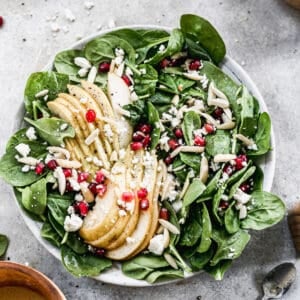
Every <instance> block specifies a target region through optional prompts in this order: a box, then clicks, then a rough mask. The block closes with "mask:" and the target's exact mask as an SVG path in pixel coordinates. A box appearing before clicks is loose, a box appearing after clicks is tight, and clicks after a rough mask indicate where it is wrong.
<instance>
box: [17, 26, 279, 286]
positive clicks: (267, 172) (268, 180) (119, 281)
mask: <svg viewBox="0 0 300 300" xmlns="http://www.w3.org/2000/svg"><path fill="white" fill-rule="evenodd" d="M125 28H129V29H160V30H165V31H167V32H170V31H171V29H172V28H170V27H165V26H157V25H128V26H121V27H115V28H113V29H107V30H102V31H99V32H96V33H94V34H91V35H89V36H88V37H86V38H84V39H82V40H80V41H78V42H76V43H74V44H73V45H71V46H70V47H69V48H67V49H80V48H82V47H83V45H85V44H86V43H87V42H89V41H90V40H92V39H94V38H96V37H98V36H101V35H104V34H106V33H109V32H111V31H114V30H119V29H125ZM54 57H55V56H53V57H52V58H51V59H50V61H49V63H48V64H47V65H46V66H45V67H44V68H43V69H42V71H47V70H50V69H51V68H52V66H53V61H54ZM220 67H221V68H222V70H223V71H224V72H225V73H226V74H228V75H229V76H230V77H231V78H232V79H233V80H235V81H236V82H237V83H243V84H244V85H245V86H246V87H247V88H248V90H249V91H250V93H251V94H252V95H253V96H254V97H256V98H257V100H258V102H259V104H260V110H261V111H262V112H268V109H267V106H266V104H265V102H264V99H263V97H262V95H261V93H260V92H259V90H258V88H257V87H256V85H255V83H254V82H253V81H252V79H251V78H250V77H249V75H248V74H247V73H246V72H245V71H244V69H243V68H242V67H241V66H240V65H239V64H238V63H237V62H235V61H234V60H233V59H232V58H230V57H229V56H227V55H226V56H225V58H224V60H223V62H222V64H221V66H220ZM23 116H24V105H23V104H22V105H21V107H20V109H19V111H18V113H17V116H16V118H15V120H17V121H16V124H15V126H14V129H15V130H18V129H19V128H20V126H21V124H22V123H23ZM271 149H272V151H270V152H269V153H268V154H267V155H266V156H265V157H263V159H262V160H261V161H260V162H259V164H260V166H261V167H262V169H263V171H264V184H263V187H264V190H266V191H270V190H271V188H272V183H273V178H274V173H275V159H276V153H275V135H274V131H273V127H272V128H271ZM14 197H15V196H14ZM16 202H17V203H18V201H16ZM18 206H19V208H20V212H21V215H22V217H23V219H24V221H25V223H26V225H27V226H28V227H29V229H30V230H31V232H32V233H33V235H34V236H35V237H36V239H37V240H38V241H39V242H40V243H41V244H42V245H43V246H44V247H45V248H46V250H47V251H49V252H50V253H51V254H52V255H53V256H54V257H56V258H57V259H58V260H60V261H61V256H60V251H59V249H58V248H56V247H54V246H53V245H51V244H50V243H49V242H47V241H46V240H44V239H43V238H42V237H41V236H40V227H41V226H39V225H40V224H39V223H38V222H35V221H34V220H32V219H31V218H30V217H29V216H28V215H27V214H26V213H25V212H24V211H23V209H22V207H21V206H20V205H19V203H18ZM200 272H201V271H200ZM200 272H195V273H189V274H185V278H188V277H191V276H194V275H196V274H199V273H200ZM93 278H94V279H96V280H99V281H102V282H105V283H110V284H115V285H121V286H132V287H145V286H152V285H163V284H168V283H174V282H176V281H180V280H183V279H176V280H168V281H163V282H158V283H154V284H150V283H148V282H147V281H145V280H136V279H133V278H130V277H127V276H125V275H124V274H123V273H122V271H121V268H120V264H118V263H113V267H112V268H111V269H109V270H107V271H105V272H103V273H101V274H100V275H99V276H96V277H93Z"/></svg>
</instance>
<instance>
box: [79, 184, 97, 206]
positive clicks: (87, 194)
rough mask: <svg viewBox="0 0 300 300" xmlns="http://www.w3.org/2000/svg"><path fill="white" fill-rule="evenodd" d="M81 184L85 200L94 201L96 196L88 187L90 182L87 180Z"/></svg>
mask: <svg viewBox="0 0 300 300" xmlns="http://www.w3.org/2000/svg"><path fill="white" fill-rule="evenodd" d="M79 185H80V189H81V193H82V195H83V197H84V200H85V201H86V202H88V203H91V202H94V200H95V196H94V194H93V193H92V192H91V191H90V189H89V188H88V184H87V183H86V182H81V183H79Z"/></svg>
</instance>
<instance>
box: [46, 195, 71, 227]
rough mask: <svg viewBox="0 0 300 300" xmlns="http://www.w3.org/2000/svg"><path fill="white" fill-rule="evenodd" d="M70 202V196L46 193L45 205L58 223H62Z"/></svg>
mask: <svg viewBox="0 0 300 300" xmlns="http://www.w3.org/2000/svg"><path fill="white" fill-rule="evenodd" d="M71 203H72V198H71V197H70V196H65V195H64V196H61V195H58V194H49V195H48V199H47V207H48V209H49V211H50V213H51V215H52V216H53V217H54V219H55V221H56V222H57V223H58V224H60V225H62V226H63V225H64V221H65V218H66V216H67V210H68V207H69V206H70V205H71Z"/></svg>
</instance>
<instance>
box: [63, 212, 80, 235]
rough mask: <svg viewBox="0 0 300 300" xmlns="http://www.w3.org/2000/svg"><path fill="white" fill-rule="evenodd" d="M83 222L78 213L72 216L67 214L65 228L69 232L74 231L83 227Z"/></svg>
mask: <svg viewBox="0 0 300 300" xmlns="http://www.w3.org/2000/svg"><path fill="white" fill-rule="evenodd" d="M82 223H83V221H82V219H81V218H80V217H78V216H77V215H74V214H73V215H71V216H66V218H65V221H64V229H65V231H67V232H74V231H77V230H79V229H80V228H81V226H82Z"/></svg>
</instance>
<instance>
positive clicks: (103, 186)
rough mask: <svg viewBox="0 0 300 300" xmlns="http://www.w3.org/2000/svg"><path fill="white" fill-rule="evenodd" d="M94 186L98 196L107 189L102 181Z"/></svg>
mask: <svg viewBox="0 0 300 300" xmlns="http://www.w3.org/2000/svg"><path fill="white" fill-rule="evenodd" d="M96 188H97V194H98V196H100V197H102V196H103V195H104V194H105V192H106V190H107V186H106V184H102V183H100V184H97V186H96Z"/></svg>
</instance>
